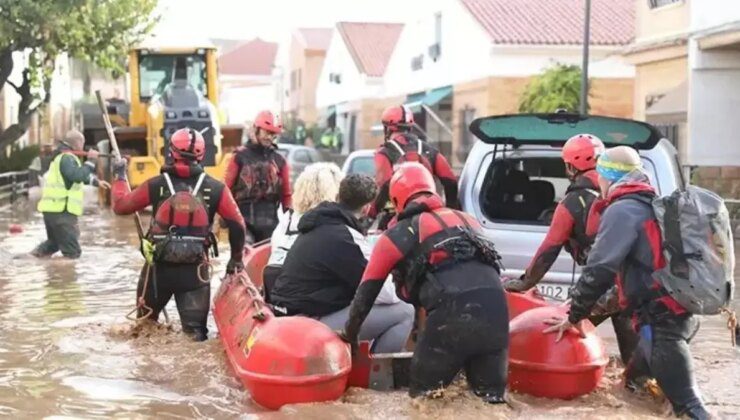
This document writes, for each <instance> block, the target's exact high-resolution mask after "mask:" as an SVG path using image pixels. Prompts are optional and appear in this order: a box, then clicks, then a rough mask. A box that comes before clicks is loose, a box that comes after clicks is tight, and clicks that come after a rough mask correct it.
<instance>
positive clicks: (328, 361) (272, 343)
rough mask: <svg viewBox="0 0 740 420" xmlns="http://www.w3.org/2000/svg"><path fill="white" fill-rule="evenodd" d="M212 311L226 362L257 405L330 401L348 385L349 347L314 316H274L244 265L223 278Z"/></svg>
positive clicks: (277, 405)
mask: <svg viewBox="0 0 740 420" xmlns="http://www.w3.org/2000/svg"><path fill="white" fill-rule="evenodd" d="M268 249H269V246H268ZM258 255H259V254H258ZM265 261H266V260H265ZM247 264H249V261H247ZM213 315H214V319H215V320H216V326H217V327H218V330H219V336H220V339H221V342H222V343H223V345H224V348H225V349H226V355H227V356H228V359H229V362H230V364H231V367H232V368H233V370H234V372H235V373H236V376H237V377H239V379H240V380H241V382H242V383H243V384H244V387H245V388H246V389H247V391H249V393H250V395H251V396H252V399H253V400H254V401H255V402H256V403H257V404H259V405H261V406H262V407H265V408H268V409H271V410H277V409H279V408H280V407H282V406H283V405H286V404H295V403H303V402H320V401H331V400H335V399H337V398H339V397H340V396H341V395H342V394H343V393H344V391H345V389H346V388H347V378H348V376H349V372H350V369H351V364H352V362H351V356H350V352H349V347H348V346H347V345H346V344H345V343H344V342H343V341H342V340H340V339H339V338H338V337H337V335H336V334H335V333H334V332H333V331H332V330H330V329H329V328H328V327H327V326H325V325H324V324H322V323H320V322H319V321H316V320H314V319H311V318H306V317H282V318H276V317H275V316H274V315H273V313H272V311H270V309H269V308H268V307H267V306H266V305H265V303H264V301H263V300H262V297H261V296H260V294H259V291H258V290H257V288H256V287H255V286H254V284H252V282H251V281H250V279H249V278H248V277H247V275H246V270H245V272H244V273H240V274H238V275H234V276H230V277H228V278H227V279H225V280H224V281H223V283H222V284H221V287H220V288H219V291H218V293H217V295H216V298H215V299H214V305H213Z"/></svg>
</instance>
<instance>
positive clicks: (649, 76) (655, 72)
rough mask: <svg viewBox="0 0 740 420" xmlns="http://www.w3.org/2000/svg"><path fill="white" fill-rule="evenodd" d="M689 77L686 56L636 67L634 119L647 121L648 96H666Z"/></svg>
mask: <svg viewBox="0 0 740 420" xmlns="http://www.w3.org/2000/svg"><path fill="white" fill-rule="evenodd" d="M687 77H688V62H687V57H686V56H683V57H678V58H672V59H668V60H661V61H654V62H646V63H643V64H638V65H637V66H636V67H635V96H634V104H635V112H634V118H635V119H636V120H640V121H643V120H645V109H646V100H647V98H648V96H651V95H660V94H665V93H667V92H669V91H670V90H671V89H673V88H675V87H677V86H678V85H680V84H681V83H683V82H685V81H686V79H687Z"/></svg>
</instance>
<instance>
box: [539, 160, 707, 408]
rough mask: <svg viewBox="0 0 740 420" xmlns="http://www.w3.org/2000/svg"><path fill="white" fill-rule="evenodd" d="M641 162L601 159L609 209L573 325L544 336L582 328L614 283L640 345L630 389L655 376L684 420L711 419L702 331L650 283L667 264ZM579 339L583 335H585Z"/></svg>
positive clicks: (568, 322) (578, 293)
mask: <svg viewBox="0 0 740 420" xmlns="http://www.w3.org/2000/svg"><path fill="white" fill-rule="evenodd" d="M641 166H642V164H641V161H640V156H639V155H638V154H637V152H636V151H635V150H634V149H631V148H629V147H626V146H620V147H615V148H613V149H609V150H607V151H606V152H605V153H604V154H603V155H602V156H601V157H599V160H598V164H597V167H596V169H597V171H598V173H599V186H600V187H601V191H602V193H603V195H604V196H605V197H606V199H607V200H608V202H609V205H608V207H607V208H606V210H605V211H604V214H603V215H602V217H601V223H600V225H599V230H598V234H597V236H596V241H595V242H594V245H593V247H592V249H591V252H590V254H589V257H588V262H587V264H586V267H585V268H584V269H583V271H582V273H581V277H580V278H579V279H578V283H577V284H576V286H575V288H574V289H573V290H572V292H571V299H572V301H571V306H570V311H569V314H568V318H567V319H564V320H560V319H554V320H552V321H551V323H553V324H554V325H553V326H552V327H550V328H548V329H546V330H545V332H557V333H558V334H559V336H558V339H560V337H562V334H563V332H564V331H566V330H569V329H572V328H574V326H575V328H576V329H579V328H580V326H579V323H580V321H581V320H583V319H585V318H586V317H588V315H589V313H590V312H591V309H592V308H593V307H594V305H595V304H596V302H597V300H598V299H599V298H601V296H602V295H604V293H605V292H606V291H607V290H608V289H609V288H610V287H612V285H613V284H614V282H615V281H616V284H617V290H618V292H619V300H620V305H621V306H622V308H623V309H624V310H627V311H630V312H634V321H635V324H636V327H637V330H638V332H639V337H640V341H639V344H638V345H637V348H636V350H635V352H634V354H633V356H632V358H631V359H630V361H629V363H628V365H627V368H626V371H625V378H626V384H627V386H628V387H629V388H630V389H636V388H638V387H640V384H641V383H644V379H645V378H646V377H654V378H655V379H656V380H657V382H658V385H659V386H660V388H661V389H662V391H663V393H664V394H665V396H666V397H667V398H668V400H669V401H670V402H671V404H672V405H673V410H674V411H675V413H676V414H677V415H679V416H681V415H686V416H688V417H690V418H692V419H707V418H709V417H710V415H709V413H708V412H707V410H706V407H705V406H704V403H703V402H702V399H701V397H700V393H699V390H698V388H697V385H696V381H695V379H694V373H693V368H692V362H691V353H690V351H689V345H688V343H689V341H690V340H691V339H692V338H693V336H694V334H696V332H697V330H698V328H699V324H698V321H697V320H696V319H695V318H693V317H692V315H691V314H690V313H689V312H687V311H686V310H685V309H684V308H683V307H682V306H681V305H680V304H679V303H678V302H676V300H675V299H673V298H672V297H671V296H670V295H669V294H668V292H667V291H666V290H665V288H664V287H663V286H662V285H661V284H660V282H659V281H658V280H657V279H655V278H654V277H653V276H652V273H653V271H654V270H657V269H659V268H662V267H663V266H664V265H665V259H664V258H663V253H662V247H661V244H662V239H661V232H660V228H659V226H658V224H657V221H656V219H655V214H654V213H653V208H652V204H651V203H652V200H653V198H654V197H655V190H654V189H653V187H652V186H651V185H650V181H649V179H648V178H647V175H646V174H645V173H644V172H643V171H642V169H641ZM581 333H582V331H581Z"/></svg>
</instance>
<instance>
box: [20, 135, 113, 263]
mask: <svg viewBox="0 0 740 420" xmlns="http://www.w3.org/2000/svg"><path fill="white" fill-rule="evenodd" d="M84 146H85V137H84V136H83V135H82V133H80V132H79V131H77V130H71V131H69V132H68V133H67V135H66V136H64V140H60V141H58V143H57V149H56V151H55V155H54V158H53V160H52V161H51V165H50V166H49V170H48V171H47V172H46V175H44V180H45V184H44V188H43V189H42V191H41V201H39V204H38V210H39V211H40V212H41V213H43V214H44V224H45V225H46V237H47V240H46V241H44V242H42V243H41V244H40V245H39V246H37V247H36V249H34V250H33V251H32V252H31V254H32V255H34V256H36V257H49V256H51V255H53V254H54V253H56V252H57V251H62V255H64V256H65V257H66V258H71V259H74V258H79V257H80V254H82V250H81V249H80V243H79V238H80V228H79V225H78V224H77V217H78V216H80V215H81V214H82V201H83V191H82V184H90V185H93V186H102V187H103V188H110V184H108V183H107V182H105V181H99V180H98V179H97V178H96V177H95V163H96V161H97V157H98V152H97V151H95V150H90V151H89V152H87V161H86V162H85V163H84V164H82V162H80V159H79V158H78V157H77V156H76V155H75V154H73V153H72V152H73V151H82V150H83V147H84Z"/></svg>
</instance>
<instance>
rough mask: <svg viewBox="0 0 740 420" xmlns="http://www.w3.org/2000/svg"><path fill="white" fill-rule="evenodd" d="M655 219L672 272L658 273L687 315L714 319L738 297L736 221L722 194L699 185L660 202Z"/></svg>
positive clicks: (655, 203) (668, 269) (663, 269)
mask: <svg viewBox="0 0 740 420" xmlns="http://www.w3.org/2000/svg"><path fill="white" fill-rule="evenodd" d="M653 210H654V211H655V217H656V218H657V220H658V224H659V225H660V230H661V233H662V235H663V255H664V256H665V259H666V266H665V267H664V268H662V269H660V270H658V271H656V272H655V273H654V275H655V277H656V278H657V279H658V280H659V281H660V282H661V284H662V285H663V287H665V288H666V290H667V291H668V293H669V294H670V295H671V296H672V297H673V298H674V299H675V300H676V301H677V302H678V303H680V304H681V306H683V307H684V308H685V309H686V310H687V311H689V312H691V313H694V314H704V315H714V314H718V313H720V311H721V310H722V309H723V308H727V307H728V306H729V304H730V301H731V300H732V297H733V293H734V281H733V272H734V269H735V253H734V249H733V239H732V228H731V227H730V216H729V213H728V211H727V207H725V203H724V201H723V200H722V198H721V197H720V196H718V195H717V194H715V193H713V192H711V191H709V190H705V189H703V188H699V187H696V186H693V185H689V186H688V187H686V190H685V191H681V190H677V191H675V192H673V194H671V195H669V196H666V197H660V198H656V199H655V200H654V201H653Z"/></svg>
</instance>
